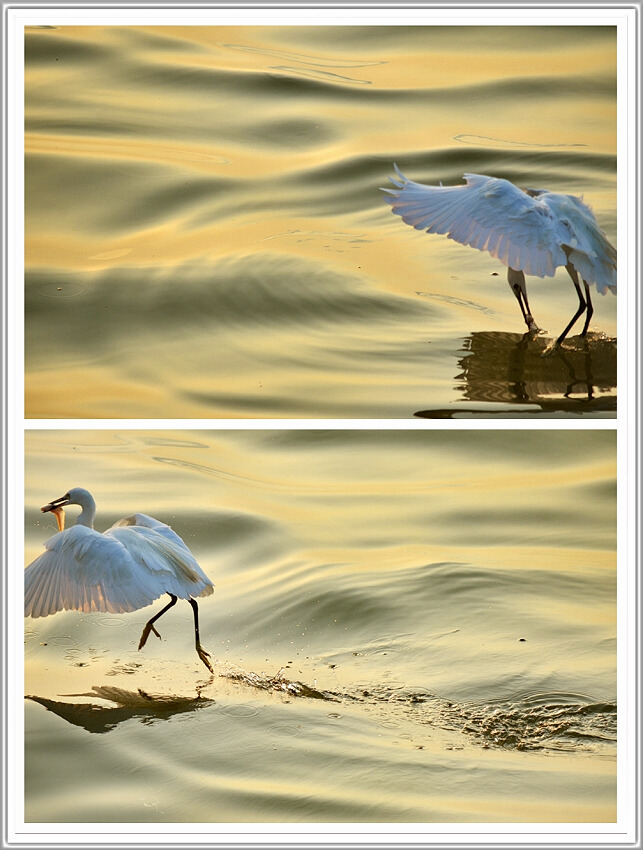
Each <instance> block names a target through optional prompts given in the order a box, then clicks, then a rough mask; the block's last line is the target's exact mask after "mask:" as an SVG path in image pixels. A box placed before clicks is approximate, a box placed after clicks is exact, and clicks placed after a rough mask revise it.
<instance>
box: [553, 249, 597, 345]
mask: <svg viewBox="0 0 643 850" xmlns="http://www.w3.org/2000/svg"><path fill="white" fill-rule="evenodd" d="M565 268H566V269H567V271H568V272H569V276H570V277H571V279H572V281H573V282H574V286H575V287H576V292H577V294H578V310H576V312H575V313H574V315H573V316H572V318H571V321H570V323H569V324H568V325H567V327H566V328H565V330H564V331H563V332H562V334H561V335H560V336H559V337H558V339H557V340H556V345H560V344H561V342H562V341H563V340H564V339H565V337H566V336H567V334H568V333H569V332H570V330H571V329H572V327H573V326H574V324H575V323H576V320H577V319H578V318H579V317H580V316H582V315H583V313H584V312H585V310H587V301H585V298H584V297H583V293H582V291H581V288H580V283H579V282H578V275H577V274H576V269H575V268H574V266H572V264H571V263H568V264H567V265H566V266H565ZM583 283H585V281H583ZM585 289H586V290H587V284H586V283H585ZM588 294H589V293H588ZM590 317H591V313H590Z"/></svg>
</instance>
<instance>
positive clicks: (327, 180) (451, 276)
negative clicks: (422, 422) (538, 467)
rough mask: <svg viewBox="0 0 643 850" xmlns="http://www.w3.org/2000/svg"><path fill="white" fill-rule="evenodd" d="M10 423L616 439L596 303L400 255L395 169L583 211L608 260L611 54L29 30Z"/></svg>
mask: <svg viewBox="0 0 643 850" xmlns="http://www.w3.org/2000/svg"><path fill="white" fill-rule="evenodd" d="M25 45H26V54H25V56H26V59H25V87H26V93H25V129H26V137H25V152H26V161H25V162H26V165H25V177H26V219H25V239H26V248H25V266H26V305H25V306H26V379H25V382H26V384H25V389H26V416H27V417H28V418H43V419H48V418H52V419H56V418H63V419H66V418H119V419H121V418H128V419H129V418H134V419H137V418H159V417H160V418H167V417H178V418H239V417H243V418H273V417H279V418H344V417H351V418H409V417H413V416H420V417H428V418H452V417H455V416H481V417H491V416H497V415H499V414H500V415H502V416H504V417H506V416H515V417H526V416H527V417H528V416H543V415H545V416H548V417H578V416H579V415H582V416H584V417H614V416H615V410H616V304H617V299H616V298H615V297H614V295H612V294H611V293H608V294H606V295H604V296H601V295H599V294H595V297H594V302H595V308H596V312H595V315H594V318H593V320H592V324H591V326H590V334H589V336H588V337H587V339H581V338H580V337H578V336H571V337H570V338H569V340H568V342H567V343H566V345H565V347H564V350H561V351H559V352H558V353H556V354H555V355H553V356H551V357H543V356H542V353H543V351H544V349H545V346H546V344H547V343H548V342H549V341H550V340H551V339H552V338H553V337H554V336H557V335H558V334H559V333H560V332H561V331H562V329H563V328H564V327H565V325H566V324H567V321H568V320H569V318H571V316H572V314H573V313H574V311H575V309H576V306H577V304H578V299H577V296H576V294H575V291H574V287H573V285H572V282H571V280H570V279H569V277H568V275H567V272H566V271H565V270H564V269H559V270H558V272H557V274H556V276H555V277H554V278H544V279H540V278H529V279H528V287H529V292H530V303H531V307H532V311H533V313H534V316H535V318H536V320H537V322H538V324H539V326H540V327H542V328H544V329H546V331H547V332H546V333H544V334H543V335H541V336H539V337H538V338H537V339H535V340H528V339H526V338H525V336H524V333H523V332H524V330H525V325H524V322H523V320H522V317H521V315H520V311H519V309H518V305H517V303H516V300H515V298H514V297H513V295H512V293H511V291H510V289H509V287H508V285H507V281H506V269H505V267H504V266H502V265H501V264H500V263H499V262H498V261H497V260H495V259H493V258H492V257H491V256H490V255H489V254H487V253H484V252H481V251H477V250H474V249H472V248H467V247H464V246H461V245H458V244H456V243H454V242H452V241H451V240H448V239H447V238H446V237H443V236H430V235H427V234H423V233H420V232H417V231H415V230H413V229H412V228H410V227H407V226H406V225H404V224H403V223H402V221H401V220H400V219H399V218H398V217H397V216H394V215H393V214H392V213H391V210H390V207H389V206H388V205H387V204H386V203H385V202H384V198H385V195H384V194H383V193H382V192H381V191H380V189H381V187H385V186H390V185H391V184H390V182H389V176H391V175H392V174H393V173H394V172H393V163H397V164H398V165H399V166H400V168H401V169H402V170H403V171H404V173H405V174H406V175H407V176H408V177H409V178H411V179H413V180H416V181H419V182H424V183H432V184H438V183H439V182H443V183H444V184H445V185H454V184H457V183H461V182H463V180H462V175H463V174H464V173H465V172H477V173H481V174H487V175H492V176H496V177H504V178H507V179H509V180H512V181H513V182H515V183H516V184H517V185H519V186H523V187H532V188H533V187H535V188H548V189H551V190H553V191H559V192H565V193H570V194H574V195H579V196H581V195H582V196H583V197H584V199H585V201H586V202H587V203H588V204H589V205H590V206H591V207H592V208H593V210H594V212H595V214H596V216H597V218H598V220H599V222H600V224H601V226H602V228H603V229H604V230H605V232H606V233H607V235H608V237H609V238H610V239H611V240H612V241H613V242H615V240H616V29H615V27H610V26H598V27H597V26H588V27H583V26H581V27H576V26H575V27H542V26H536V27H532V26H526V27H504V26H484V27H480V26H473V27H469V26H462V27H445V26H415V27H404V26H397V27H395V26H393V27H381V26H361V27H350V26H327V27H305V26H290V27H271V26H236V27H235V26H231V27H228V26H211V27H207V26H206V27H203V26H201V27H199V26H195V27H189V26H185V27H180V26H178V27H177V26H146V27H126V26H125V27H122V26H121V27H119V26H114V27H109V26H108V27H104V26H96V27H87V26H84V27H83V26H81V27H78V26H76V27H74V26H62V27H42V28H39V27H31V28H29V29H28V31H27V32H26V39H25Z"/></svg>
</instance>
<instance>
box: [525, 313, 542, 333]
mask: <svg viewBox="0 0 643 850" xmlns="http://www.w3.org/2000/svg"><path fill="white" fill-rule="evenodd" d="M525 324H526V325H527V330H528V331H529V333H532V334H537V333H540V328H539V327H538V325H537V324H536V322H535V321H534V317H533V316H532V315H531V314H530V313H528V314H527V315H526V316H525Z"/></svg>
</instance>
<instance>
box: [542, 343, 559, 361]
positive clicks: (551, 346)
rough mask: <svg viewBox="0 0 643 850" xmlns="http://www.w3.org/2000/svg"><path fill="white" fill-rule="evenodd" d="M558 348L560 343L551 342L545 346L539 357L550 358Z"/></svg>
mask: <svg viewBox="0 0 643 850" xmlns="http://www.w3.org/2000/svg"><path fill="white" fill-rule="evenodd" d="M559 347H560V343H559V342H558V340H557V339H554V340H552V342H550V343H549V345H547V346H545V350H544V351H543V353H542V355H541V357H550V356H551V355H552V354H554V353H555V352H556V351H558V349H559Z"/></svg>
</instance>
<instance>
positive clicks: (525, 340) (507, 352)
mask: <svg viewBox="0 0 643 850" xmlns="http://www.w3.org/2000/svg"><path fill="white" fill-rule="evenodd" d="M550 342H551V341H550V340H548V339H546V338H545V337H541V336H537V337H535V338H534V337H532V336H531V335H530V334H524V335H520V334H510V333H499V332H493V331H488V332H480V333H472V334H471V336H469V337H467V338H466V339H465V340H464V345H463V349H462V350H463V352H464V355H463V356H462V357H461V358H460V360H459V361H458V366H459V367H460V369H461V371H460V372H459V373H458V374H457V375H456V376H455V377H454V380H455V381H456V386H455V389H456V390H458V391H459V392H460V393H461V401H460V402H456V404H455V405H454V407H453V408H446V409H427V410H420V411H418V412H416V413H415V414H414V415H415V416H419V417H424V418H428V419H448V418H451V417H453V416H456V415H458V414H465V415H466V414H472V415H473V414H475V415H483V416H484V415H507V413H509V415H511V407H516V410H517V409H518V407H519V406H521V407H522V408H523V411H524V408H525V407H527V410H528V408H529V407H530V406H531V407H533V408H534V410H532V411H528V412H531V413H542V414H568V413H572V414H579V415H582V414H586V413H612V412H615V411H616V362H617V357H616V340H615V339H606V338H605V337H603V336H601V335H599V334H589V335H588V336H587V337H586V338H581V337H573V338H571V339H570V340H566V341H565V343H564V344H563V345H562V346H561V347H560V348H558V349H556V350H554V351H553V352H551V353H549V354H546V353H545V350H546V348H547V346H548V345H549V344H550ZM462 402H464V404H463V403H462ZM470 405H473V406H470ZM478 405H479V406H478ZM495 405H498V406H499V409H498V410H494V409H493V408H494V406H495ZM500 406H502V407H501V408H500ZM508 408H509V410H508Z"/></svg>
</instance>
